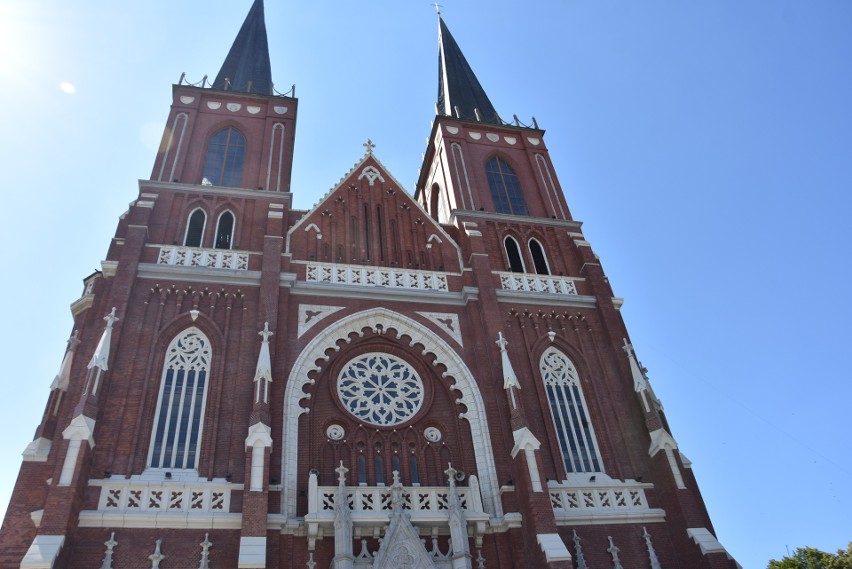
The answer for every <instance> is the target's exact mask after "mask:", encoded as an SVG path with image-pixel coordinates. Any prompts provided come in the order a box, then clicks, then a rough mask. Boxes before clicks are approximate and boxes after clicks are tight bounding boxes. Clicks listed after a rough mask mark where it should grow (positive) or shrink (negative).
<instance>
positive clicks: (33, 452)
mask: <svg viewBox="0 0 852 569" xmlns="http://www.w3.org/2000/svg"><path fill="white" fill-rule="evenodd" d="M52 445H53V442H52V441H51V440H50V439H46V438H44V437H39V438H37V439H35V440H34V441H32V442H31V443H30V444H28V445H27V448H25V449H24V452H23V453H21V454H22V455H23V457H24V462H47V456H48V455H49V454H50V448H51V446H52Z"/></svg>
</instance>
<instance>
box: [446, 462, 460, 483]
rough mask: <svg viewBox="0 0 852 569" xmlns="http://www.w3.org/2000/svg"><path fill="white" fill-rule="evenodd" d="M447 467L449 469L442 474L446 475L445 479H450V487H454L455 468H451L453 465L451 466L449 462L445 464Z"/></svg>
mask: <svg viewBox="0 0 852 569" xmlns="http://www.w3.org/2000/svg"><path fill="white" fill-rule="evenodd" d="M447 466H448V467H449V468H447V469H446V470H445V471H444V474H446V475H447V478H449V479H450V486H455V484H456V474H458V470H456V469H455V468H453V464H452V463H451V462H448V463H447Z"/></svg>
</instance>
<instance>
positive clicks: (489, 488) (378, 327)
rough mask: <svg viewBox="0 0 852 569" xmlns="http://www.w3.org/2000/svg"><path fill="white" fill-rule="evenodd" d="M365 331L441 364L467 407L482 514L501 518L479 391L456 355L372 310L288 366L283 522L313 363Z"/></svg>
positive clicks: (333, 328) (421, 330) (290, 511)
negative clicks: (405, 343) (390, 335)
mask: <svg viewBox="0 0 852 569" xmlns="http://www.w3.org/2000/svg"><path fill="white" fill-rule="evenodd" d="M363 328H370V329H371V330H374V331H376V332H386V331H387V330H390V329H393V330H396V332H397V336H398V337H400V338H401V337H403V336H408V337H409V338H410V341H409V345H410V346H412V347H413V346H415V345H417V344H420V345H422V346H423V347H424V355H427V354H430V358H431V357H432V356H434V360H433V361H432V364H433V365H438V364H441V365H444V366H445V367H446V369H447V371H446V372H445V373H444V377H450V378H453V379H454V380H455V382H454V384H453V385H452V386H451V389H454V390H456V391H458V392H459V393H460V397H459V398H458V399H457V403H461V404H463V405H464V406H465V407H467V412H465V413H460V414H459V417H460V418H462V419H466V420H467V421H468V423H469V424H470V432H471V437H472V439H473V446H474V448H475V449H476V455H475V460H476V466H477V471H478V474H479V477H480V485H481V488H482V494H483V501H484V507H485V510H486V511H487V512H488V513H489V514H491V515H492V516H495V517H499V516H502V504H501V503H500V498H499V494H498V492H499V485H498V483H497V470H496V463H495V460H494V450H493V448H492V446H491V434H490V430H489V427H488V418H487V416H486V412H485V403H484V401H483V398H482V394H481V393H480V390H479V386H478V385H477V383H476V380H475V379H474V376H473V374H472V373H471V371H470V369H469V368H468V367H467V365H466V364H465V362H464V360H463V359H462V358H461V356H460V355H459V354H458V353H456V351H455V350H453V349H452V348H451V347H450V346H449V345H448V344H447V343H446V342H445V341H444V340H443V339H442V338H441V337H440V336H438V335H437V334H436V333H434V332H432V331H431V330H429V329H428V328H425V327H423V326H422V325H420V324H418V323H417V322H415V321H414V320H412V319H411V318H409V317H407V316H403V315H402V314H399V313H398V312H394V311H392V310H388V309H387V308H373V309H370V310H365V311H363V312H358V313H356V314H352V315H350V316H347V317H345V318H343V319H341V320H339V321H337V322H335V323H334V324H332V325H330V326H329V327H328V328H326V329H325V330H324V331H323V332H322V333H321V334H319V335H317V336H316V337H315V338H314V339H313V340H311V341H310V342H309V343H308V345H307V346H305V348H304V349H303V350H302V353H300V354H299V356H298V358H297V359H296V361H295V362H294V363H293V367H292V370H291V372H290V377H289V378H288V381H287V387H286V391H285V394H284V409H285V410H286V412H285V413H284V427H283V431H284V432H283V437H282V441H283V442H282V446H283V452H284V456H283V459H282V472H281V480H283V481H284V487H283V492H282V512H283V513H285V515H287V516H288V517H295V516H296V472H297V468H296V467H297V462H298V442H299V417H300V415H302V414H303V413H307V412H308V411H310V408H309V407H308V406H306V405H303V404H302V403H301V401H302V400H303V399H307V398H310V396H311V394H310V393H306V392H305V391H304V387H305V386H307V385H313V384H314V383H315V380H313V379H311V378H310V377H309V374H310V373H311V372H314V371H320V370H321V368H319V367H317V366H316V364H315V362H316V361H317V360H320V359H323V360H326V361H327V360H328V356H327V355H326V354H325V352H326V350H329V349H335V350H336V349H339V348H338V346H337V342H338V341H339V340H345V341H347V342H349V341H351V339H350V338H349V335H350V334H352V333H356V334H358V335H359V336H363V332H362V329H363Z"/></svg>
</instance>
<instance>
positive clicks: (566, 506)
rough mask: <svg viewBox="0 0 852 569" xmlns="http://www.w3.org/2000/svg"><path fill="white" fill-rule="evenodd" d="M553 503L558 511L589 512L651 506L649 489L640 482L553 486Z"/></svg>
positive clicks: (572, 513)
mask: <svg viewBox="0 0 852 569" xmlns="http://www.w3.org/2000/svg"><path fill="white" fill-rule="evenodd" d="M547 491H548V493H549V495H550V505H551V506H553V511H554V513H556V514H557V515H559V514H562V515H567V516H572V515H587V514H600V513H620V512H624V513H626V512H632V511H638V510H648V509H649V508H648V501H647V500H646V498H645V490H644V489H643V488H642V487H639V486H628V487H609V488H600V487H594V488H577V487H575V486H553V485H551V486H549V487H548V489H547Z"/></svg>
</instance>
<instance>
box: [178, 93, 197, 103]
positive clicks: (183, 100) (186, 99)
mask: <svg viewBox="0 0 852 569" xmlns="http://www.w3.org/2000/svg"><path fill="white" fill-rule="evenodd" d="M180 102H181V103H183V104H184V105H191V104H192V103H194V102H195V97H188V96H186V95H182V96H181V98H180Z"/></svg>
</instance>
